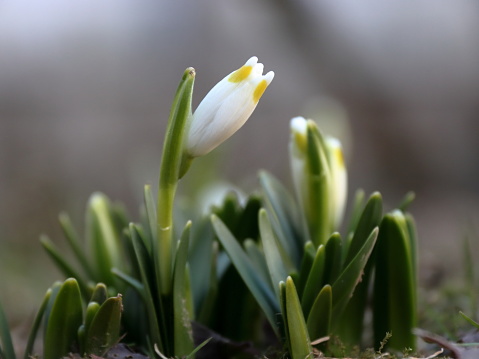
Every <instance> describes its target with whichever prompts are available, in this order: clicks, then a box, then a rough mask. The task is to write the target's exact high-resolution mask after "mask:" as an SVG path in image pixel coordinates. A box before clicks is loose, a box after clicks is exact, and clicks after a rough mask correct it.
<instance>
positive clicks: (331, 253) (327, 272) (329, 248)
mask: <svg viewBox="0 0 479 359" xmlns="http://www.w3.org/2000/svg"><path fill="white" fill-rule="evenodd" d="M325 252H326V253H325V262H326V263H325V265H324V279H323V283H322V284H331V283H334V282H335V281H336V278H337V277H338V276H339V274H340V273H341V268H342V241H341V236H340V235H339V233H337V232H335V233H333V234H332V235H331V236H330V237H329V239H328V240H327V242H326V245H325Z"/></svg>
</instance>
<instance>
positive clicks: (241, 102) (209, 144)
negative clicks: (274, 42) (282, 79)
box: [186, 57, 274, 157]
mask: <svg viewBox="0 0 479 359" xmlns="http://www.w3.org/2000/svg"><path fill="white" fill-rule="evenodd" d="M273 77H274V72H273V71H270V72H268V73H267V74H266V75H263V64H261V63H258V58H257V57H252V58H250V59H249V60H248V61H247V62H246V63H245V64H244V65H243V66H242V67H241V68H239V69H238V70H236V71H234V72H232V73H231V74H229V75H228V76H226V77H225V78H224V79H223V80H221V81H220V82H218V83H217V84H216V85H215V86H214V87H213V88H212V89H211V90H210V92H209V93H208V94H207V95H206V96H205V98H204V99H203V101H201V103H200V104H199V106H198V108H197V109H196V111H195V112H194V114H193V118H192V120H191V123H190V127H189V130H188V134H187V138H186V152H187V154H188V155H189V156H190V157H198V156H203V155H205V154H207V153H208V152H210V151H211V150H213V149H214V148H216V147H217V146H218V145H220V144H221V143H222V142H223V141H225V140H226V139H228V138H229V137H230V136H231V135H233V133H235V132H236V131H238V130H239V129H240V127H241V126H243V124H244V123H245V122H246V120H248V118H249V117H250V115H251V113H252V112H253V111H254V109H255V108H256V105H257V104H258V101H259V99H260V98H261V96H262V95H263V93H264V91H265V90H266V88H267V87H268V85H269V84H270V83H271V81H272V80H273Z"/></svg>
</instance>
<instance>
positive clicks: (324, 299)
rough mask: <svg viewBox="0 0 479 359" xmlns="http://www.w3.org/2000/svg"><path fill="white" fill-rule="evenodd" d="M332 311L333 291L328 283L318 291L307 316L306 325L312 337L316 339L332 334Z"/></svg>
mask: <svg viewBox="0 0 479 359" xmlns="http://www.w3.org/2000/svg"><path fill="white" fill-rule="evenodd" d="M332 311H333V292H332V288H331V286H330V285H329V284H327V285H325V286H324V287H323V288H322V289H321V291H320V292H319V293H318V296H317V297H316V299H315V301H314V303H313V305H312V307H311V311H310V312H309V315H308V316H307V318H308V319H307V321H306V325H307V327H308V333H309V337H310V338H313V340H316V339H319V338H323V337H325V336H327V335H329V334H330V329H331V316H332Z"/></svg>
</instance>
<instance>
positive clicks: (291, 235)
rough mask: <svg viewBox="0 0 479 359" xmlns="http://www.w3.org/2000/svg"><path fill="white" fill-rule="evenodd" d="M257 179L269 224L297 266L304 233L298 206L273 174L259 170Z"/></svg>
mask: <svg viewBox="0 0 479 359" xmlns="http://www.w3.org/2000/svg"><path fill="white" fill-rule="evenodd" d="M259 179H260V183H261V187H262V189H263V192H264V194H265V202H266V210H267V211H268V214H269V216H270V220H271V225H272V227H273V229H274V231H275V233H276V235H277V236H278V239H279V241H280V243H281V244H282V246H283V247H284V248H285V250H287V252H288V253H290V257H291V258H292V259H293V263H294V264H295V265H296V266H299V264H300V261H301V257H302V252H303V246H304V235H303V231H302V223H301V218H300V216H299V213H300V212H299V209H298V206H297V205H296V202H295V201H294V199H293V197H292V196H291V194H290V193H289V192H288V191H287V190H286V188H284V186H283V185H282V184H281V182H279V181H278V180H277V179H276V178H274V176H272V175H271V174H269V173H267V172H266V171H261V172H260V174H259Z"/></svg>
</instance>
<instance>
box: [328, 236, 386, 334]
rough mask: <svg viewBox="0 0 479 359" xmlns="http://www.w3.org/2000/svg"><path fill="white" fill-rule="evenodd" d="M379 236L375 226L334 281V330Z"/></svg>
mask: <svg viewBox="0 0 479 359" xmlns="http://www.w3.org/2000/svg"><path fill="white" fill-rule="evenodd" d="M377 237H378V229H377V228H375V229H374V230H373V231H372V232H371V234H370V235H369V237H368V239H367V240H366V242H365V243H364V245H363V246H362V248H361V249H360V250H359V251H358V252H357V254H356V256H355V257H354V258H353V259H352V260H351V262H350V263H349V264H348V266H347V267H345V268H344V270H343V271H342V273H341V274H340V275H339V277H338V279H336V281H335V282H334V283H333V286H332V290H333V316H332V317H333V330H335V326H336V325H337V324H338V323H339V318H340V317H341V314H342V313H343V311H344V308H345V307H346V305H347V304H348V302H349V300H350V298H351V296H352V295H353V293H354V289H355V288H356V286H357V284H358V283H359V282H360V281H361V277H362V275H363V270H364V267H365V266H366V263H367V262H368V260H369V256H370V255H371V252H372V251H373V248H374V245H375V244H376V239H377ZM337 319H338V320H337Z"/></svg>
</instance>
